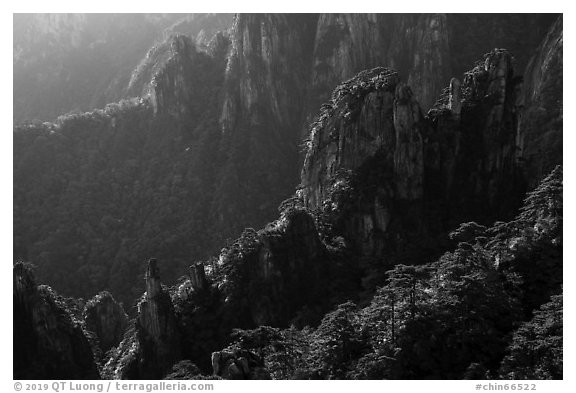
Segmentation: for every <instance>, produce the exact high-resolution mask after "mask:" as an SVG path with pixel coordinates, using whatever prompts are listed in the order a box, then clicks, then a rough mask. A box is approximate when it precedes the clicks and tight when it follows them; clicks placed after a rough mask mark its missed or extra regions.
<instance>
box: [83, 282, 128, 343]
mask: <svg viewBox="0 0 576 393" xmlns="http://www.w3.org/2000/svg"><path fill="white" fill-rule="evenodd" d="M82 317H83V319H84V323H85V324H86V329H87V330H90V331H91V332H93V333H94V334H95V335H96V337H97V338H98V343H99V345H100V349H101V350H102V352H104V353H105V352H106V351H108V350H109V349H111V348H112V347H115V346H117V345H118V344H119V343H120V341H122V338H123V337H124V333H125V331H126V328H127V327H128V316H127V315H126V312H125V311H124V308H123V307H122V305H120V304H118V303H117V302H116V301H115V300H114V297H113V296H112V295H111V294H110V293H109V292H106V291H104V292H101V293H99V294H98V295H96V296H94V297H93V298H92V299H90V300H89V301H88V302H87V303H86V306H85V307H84V311H83V313H82Z"/></svg>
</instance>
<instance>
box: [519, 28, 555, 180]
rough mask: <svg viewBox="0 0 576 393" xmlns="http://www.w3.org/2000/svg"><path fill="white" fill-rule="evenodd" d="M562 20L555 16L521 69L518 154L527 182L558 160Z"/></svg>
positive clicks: (535, 178) (540, 174) (537, 176)
mask: <svg viewBox="0 0 576 393" xmlns="http://www.w3.org/2000/svg"><path fill="white" fill-rule="evenodd" d="M562 81H563V22H562V17H559V18H558V19H557V21H556V22H555V23H554V25H553V26H552V28H551V29H550V31H549V32H548V35H547V36H546V37H545V38H544V40H543V42H542V44H541V45H540V47H539V48H538V50H537V51H536V54H535V55H534V57H532V59H531V60H530V63H529V64H528V67H527V68H526V71H525V73H524V84H523V86H522V93H521V95H520V100H519V105H520V116H519V121H518V131H519V135H518V142H517V143H518V145H519V148H520V150H519V154H520V155H521V157H522V158H523V159H524V160H525V161H524V163H525V166H526V171H527V176H528V178H529V181H530V186H531V187H534V186H535V185H536V184H538V181H539V180H541V179H542V178H543V176H545V175H546V174H547V173H549V172H550V171H551V170H552V169H553V168H554V167H555V166H556V165H558V164H561V163H562V121H563V109H562V106H563V99H562V93H563V88H562Z"/></svg>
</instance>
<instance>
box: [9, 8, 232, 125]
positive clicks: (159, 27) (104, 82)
mask: <svg viewBox="0 0 576 393" xmlns="http://www.w3.org/2000/svg"><path fill="white" fill-rule="evenodd" d="M231 22H232V15H230V14H220V15H208V14H197V15H187V14H162V15H155V14H14V43H13V47H14V62H13V66H14V119H15V120H16V121H24V120H34V119H39V120H43V121H46V120H54V119H55V118H56V117H57V116H59V115H62V114H64V113H68V112H71V111H81V112H84V111H87V110H92V109H96V108H99V107H103V106H105V105H106V104H108V103H110V102H114V101H119V100H120V99H121V98H127V97H128V94H127V93H128V91H127V87H128V83H129V81H130V78H131V74H132V72H133V70H134V69H135V68H136V66H137V65H138V63H139V62H140V60H141V59H143V58H144V57H145V55H146V52H147V51H148V50H149V49H150V48H151V47H152V46H153V45H154V44H157V43H159V42H161V41H162V40H164V38H165V36H166V35H167V34H170V33H181V34H189V35H191V36H193V37H194V38H196V37H198V38H199V40H200V41H202V42H204V43H205V42H206V41H207V40H209V39H210V38H211V37H212V35H213V34H215V33H216V32H217V31H219V30H226V29H227V28H229V27H230V25H231Z"/></svg>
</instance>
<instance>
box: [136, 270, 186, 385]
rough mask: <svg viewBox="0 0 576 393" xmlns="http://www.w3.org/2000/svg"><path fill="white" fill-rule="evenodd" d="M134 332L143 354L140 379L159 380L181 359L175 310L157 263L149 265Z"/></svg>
mask: <svg viewBox="0 0 576 393" xmlns="http://www.w3.org/2000/svg"><path fill="white" fill-rule="evenodd" d="M136 328H137V332H138V341H139V342H140V347H141V350H142V357H141V359H140V365H139V366H140V367H139V368H140V377H141V378H145V379H158V378H162V377H163V376H164V374H165V373H166V372H167V371H169V370H170V368H171V367H172V365H173V364H174V363H175V362H176V361H178V360H180V359H181V349H180V332H179V329H178V326H177V322H176V316H175V314H174V307H173V305H172V301H171V300H170V295H169V294H168V293H167V292H166V291H165V290H164V289H163V288H162V284H161V282H160V274H159V269H158V265H157V261H156V259H150V260H149V261H148V267H147V269H146V293H145V295H144V297H143V298H142V300H141V301H140V303H139V304H138V319H137V321H136Z"/></svg>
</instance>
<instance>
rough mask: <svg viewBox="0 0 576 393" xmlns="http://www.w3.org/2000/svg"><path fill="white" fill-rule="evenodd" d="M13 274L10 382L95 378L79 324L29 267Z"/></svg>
mask: <svg viewBox="0 0 576 393" xmlns="http://www.w3.org/2000/svg"><path fill="white" fill-rule="evenodd" d="M13 274H14V276H13V285H14V287H13V295H14V298H13V302H14V303H13V306H14V316H13V317H14V319H13V323H14V379H99V378H100V375H99V373H98V369H97V367H96V363H95V362H94V356H93V354H92V349H91V348H90V345H89V343H88V340H87V339H86V336H85V335H84V332H83V330H82V327H81V325H80V322H79V321H77V320H75V319H74V318H73V317H71V315H70V314H69V311H68V310H67V308H66V306H65V304H64V303H63V302H62V301H61V300H60V299H59V298H58V297H57V295H56V294H55V293H54V292H52V290H51V289H50V288H49V287H47V286H44V285H41V286H37V285H36V283H35V281H34V277H33V275H32V271H31V270H30V268H29V267H27V266H26V265H24V264H22V263H17V264H16V265H14V270H13Z"/></svg>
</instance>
